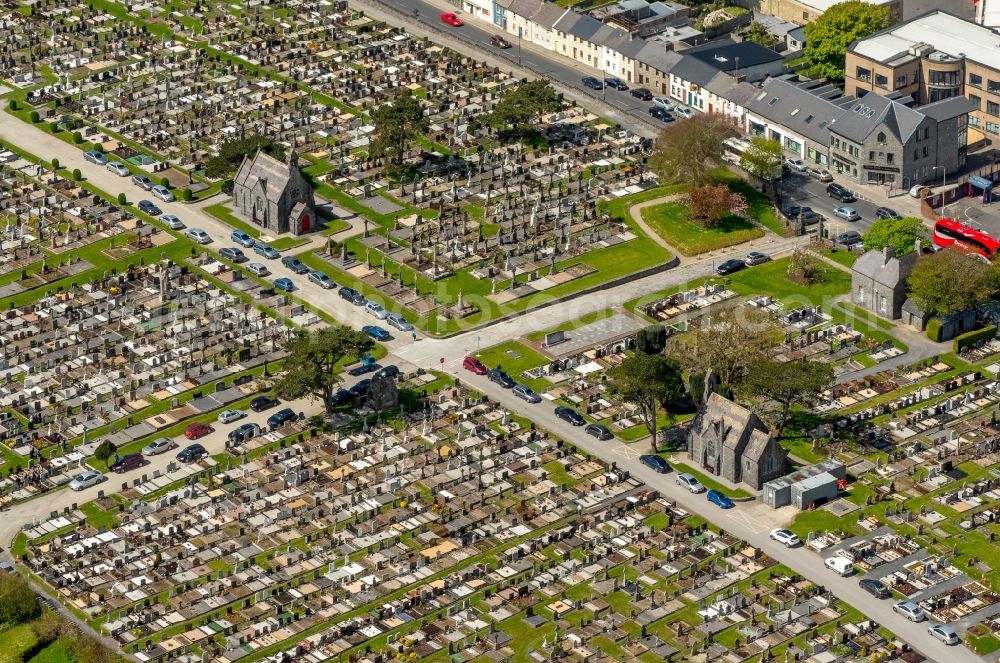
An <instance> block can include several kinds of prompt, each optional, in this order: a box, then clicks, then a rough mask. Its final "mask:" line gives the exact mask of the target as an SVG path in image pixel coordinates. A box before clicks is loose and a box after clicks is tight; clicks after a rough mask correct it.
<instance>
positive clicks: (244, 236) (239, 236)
mask: <svg viewBox="0 0 1000 663" xmlns="http://www.w3.org/2000/svg"><path fill="white" fill-rule="evenodd" d="M229 239H231V240H233V241H234V242H236V243H237V244H239V245H240V246H242V247H244V248H247V249H249V248H251V247H252V246H253V245H254V244H255V243H256V242H257V240H255V239H254V238H253V237H251V236H250V233H248V232H247V231H245V230H234V231H233V232H231V233H229Z"/></svg>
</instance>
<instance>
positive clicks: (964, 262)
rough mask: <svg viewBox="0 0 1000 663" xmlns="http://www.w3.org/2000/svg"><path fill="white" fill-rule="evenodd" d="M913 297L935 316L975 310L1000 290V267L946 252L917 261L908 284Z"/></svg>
mask: <svg viewBox="0 0 1000 663" xmlns="http://www.w3.org/2000/svg"><path fill="white" fill-rule="evenodd" d="M907 284H908V285H909V288H910V296H911V297H913V299H915V300H916V301H917V304H919V305H920V308H922V309H923V310H924V311H925V312H927V313H930V314H931V315H948V314H949V313H955V312H956V311H962V310H965V309H969V308H973V307H974V306H976V305H977V304H981V303H983V302H985V301H986V300H988V299H989V298H990V297H992V296H993V295H995V294H997V291H998V280H997V267H996V266H995V265H990V264H987V263H986V262H984V261H983V260H981V259H980V258H978V257H976V256H970V255H965V254H964V253H959V252H958V251H955V250H954V249H945V250H943V251H937V252H936V253H932V254H930V255H926V256H923V257H921V258H920V259H919V260H917V264H916V265H914V266H913V272H912V273H911V274H910V279H909V281H908V282H907Z"/></svg>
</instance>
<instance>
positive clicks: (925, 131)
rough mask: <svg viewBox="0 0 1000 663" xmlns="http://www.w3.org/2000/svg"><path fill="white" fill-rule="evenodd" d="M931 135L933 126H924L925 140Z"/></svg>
mask: <svg viewBox="0 0 1000 663" xmlns="http://www.w3.org/2000/svg"><path fill="white" fill-rule="evenodd" d="M930 137H931V128H930V127H924V140H927V139H928V138H930Z"/></svg>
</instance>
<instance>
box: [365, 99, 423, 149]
mask: <svg viewBox="0 0 1000 663" xmlns="http://www.w3.org/2000/svg"><path fill="white" fill-rule="evenodd" d="M371 118H372V125H373V126H374V127H375V130H374V131H373V132H372V134H371V143H370V144H369V151H370V154H371V155H372V156H375V157H381V156H384V157H387V158H389V159H390V160H391V161H392V163H394V164H396V165H397V166H398V165H401V164H402V163H403V158H404V157H405V156H406V153H407V152H408V151H409V149H410V146H411V145H412V144H413V143H414V141H416V139H417V138H419V137H420V136H421V135H422V134H423V133H424V132H425V131H427V129H428V127H430V122H429V121H428V119H427V116H425V115H424V110H423V108H421V107H420V100H419V99H418V98H417V97H416V96H414V94H413V92H412V91H411V90H410V89H409V88H404V89H403V90H401V91H400V92H398V93H397V94H396V95H395V96H394V97H393V98H392V99H391V100H390V101H389V102H388V103H386V104H383V105H381V106H379V107H377V108H375V109H374V110H373V111H372V112H371Z"/></svg>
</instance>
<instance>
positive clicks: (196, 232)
mask: <svg viewBox="0 0 1000 663" xmlns="http://www.w3.org/2000/svg"><path fill="white" fill-rule="evenodd" d="M184 236H185V237H187V238H188V239H190V240H194V241H195V242H196V243H198V244H208V243H209V242H211V241H212V237H211V236H210V235H209V234H208V233H207V232H205V231H204V230H202V229H201V228H188V230H187V232H186V233H184Z"/></svg>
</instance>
